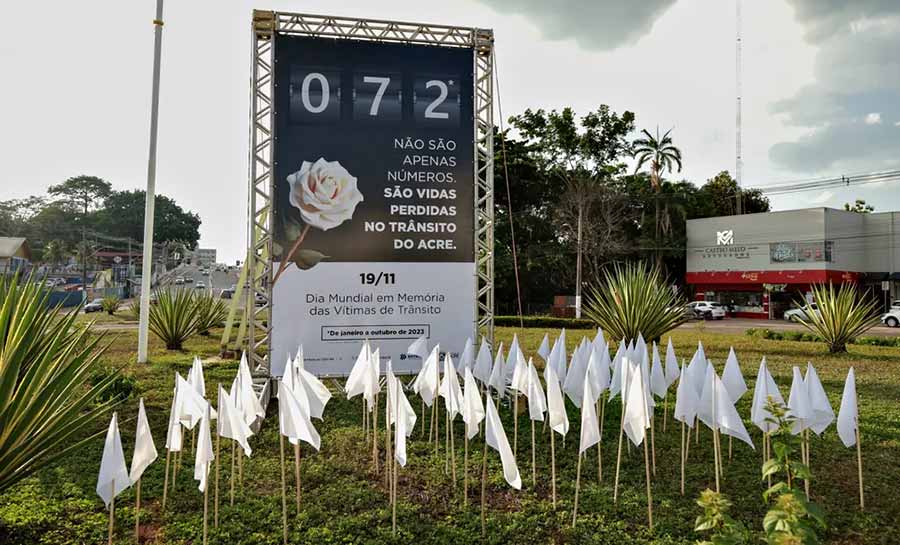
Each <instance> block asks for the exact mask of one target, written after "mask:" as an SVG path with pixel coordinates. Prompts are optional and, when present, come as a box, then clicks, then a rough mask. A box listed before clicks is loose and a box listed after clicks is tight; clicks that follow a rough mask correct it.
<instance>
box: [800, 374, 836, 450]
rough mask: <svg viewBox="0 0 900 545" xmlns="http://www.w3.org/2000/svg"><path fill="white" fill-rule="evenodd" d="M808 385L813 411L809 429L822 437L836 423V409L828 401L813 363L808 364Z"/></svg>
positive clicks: (808, 394)
mask: <svg viewBox="0 0 900 545" xmlns="http://www.w3.org/2000/svg"><path fill="white" fill-rule="evenodd" d="M803 382H804V383H805V384H806V394H807V396H808V397H809V405H810V409H812V418H811V419H810V422H809V427H810V428H811V429H812V431H814V432H816V435H822V432H823V431H825V430H826V429H827V428H828V426H830V425H831V423H832V422H834V409H832V408H831V403H830V402H829V401H828V395H826V394H825V388H823V387H822V381H820V380H819V374H818V373H816V368H815V367H813V366H812V364H811V363H807V364H806V378H804V379H803Z"/></svg>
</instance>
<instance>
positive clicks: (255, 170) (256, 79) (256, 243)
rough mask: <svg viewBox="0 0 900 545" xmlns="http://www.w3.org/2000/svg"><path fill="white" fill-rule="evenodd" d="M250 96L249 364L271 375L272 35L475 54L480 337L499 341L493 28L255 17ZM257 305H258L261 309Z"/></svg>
mask: <svg viewBox="0 0 900 545" xmlns="http://www.w3.org/2000/svg"><path fill="white" fill-rule="evenodd" d="M251 33H252V36H251V43H252V70H251V97H250V164H249V211H248V213H249V218H250V221H249V232H248V240H249V245H250V251H249V252H248V254H247V263H246V267H247V271H248V276H249V277H250V279H249V284H250V286H251V289H249V290H246V293H247V299H246V301H245V304H246V305H247V308H249V309H252V310H250V312H248V321H247V327H248V335H247V338H248V345H249V348H248V350H247V353H248V358H249V360H250V364H251V368H253V369H262V370H264V372H265V374H266V375H269V371H270V367H269V353H270V343H269V339H270V335H271V332H272V279H273V261H272V256H273V238H272V234H273V227H274V225H273V214H272V211H273V202H272V199H273V196H274V189H275V178H274V160H275V158H274V157H273V150H274V145H273V143H274V139H275V134H274V127H275V118H274V114H275V111H274V72H273V69H274V62H273V60H274V44H275V40H274V37H275V34H283V35H295V36H312V37H330V38H338V39H352V40H365V41H378V42H394V43H411V44H429V45H441V46H446V47H462V48H471V49H472V50H473V57H474V59H473V63H474V69H475V85H474V87H475V88H474V108H475V126H474V134H473V140H474V142H473V143H474V146H475V154H474V163H475V168H474V175H475V188H474V206H475V256H474V257H475V269H476V272H475V274H476V282H475V294H474V296H475V298H476V305H475V316H474V317H473V320H474V323H475V325H476V333H478V332H480V333H481V334H482V335H483V336H484V337H486V338H487V339H488V341H489V342H490V343H491V344H492V345H493V340H494V131H493V129H494V87H493V78H494V66H493V48H494V34H493V31H492V30H487V29H479V28H468V27H455V26H446V25H432V24H423V23H404V22H397V21H385V20H378V19H355V18H349V17H332V16H324V15H311V14H301V13H281V12H274V11H261V10H254V11H253V21H252V24H251ZM257 300H259V301H260V304H259V305H257Z"/></svg>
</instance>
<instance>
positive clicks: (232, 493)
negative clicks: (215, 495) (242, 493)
mask: <svg viewBox="0 0 900 545" xmlns="http://www.w3.org/2000/svg"><path fill="white" fill-rule="evenodd" d="M236 445H237V441H235V440H233V439H232V441H231V479H230V480H231V506H232V507H234V477H235V473H234V451H235V447H236Z"/></svg>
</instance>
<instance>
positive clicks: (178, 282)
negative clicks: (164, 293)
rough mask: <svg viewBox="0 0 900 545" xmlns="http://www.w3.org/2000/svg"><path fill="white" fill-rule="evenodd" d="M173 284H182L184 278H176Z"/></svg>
mask: <svg viewBox="0 0 900 545" xmlns="http://www.w3.org/2000/svg"><path fill="white" fill-rule="evenodd" d="M175 284H184V277H183V276H179V277H178V278H176V279H175Z"/></svg>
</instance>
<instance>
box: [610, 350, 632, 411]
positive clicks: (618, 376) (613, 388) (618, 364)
mask: <svg viewBox="0 0 900 545" xmlns="http://www.w3.org/2000/svg"><path fill="white" fill-rule="evenodd" d="M626 352H628V348H627V347H626V346H625V341H624V340H621V341H619V348H618V349H617V350H616V355H615V356H613V360H612V379H611V380H610V382H609V398H610V399H612V398H614V397H616V395H617V394H619V393H620V392H621V391H622V385H623V384H624V383H625V380H624V379H625V376H624V375H625V374H626V372H627V369H625V366H624V365H622V362H623V361H624V360H625V358H626ZM628 357H630V356H628Z"/></svg>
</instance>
